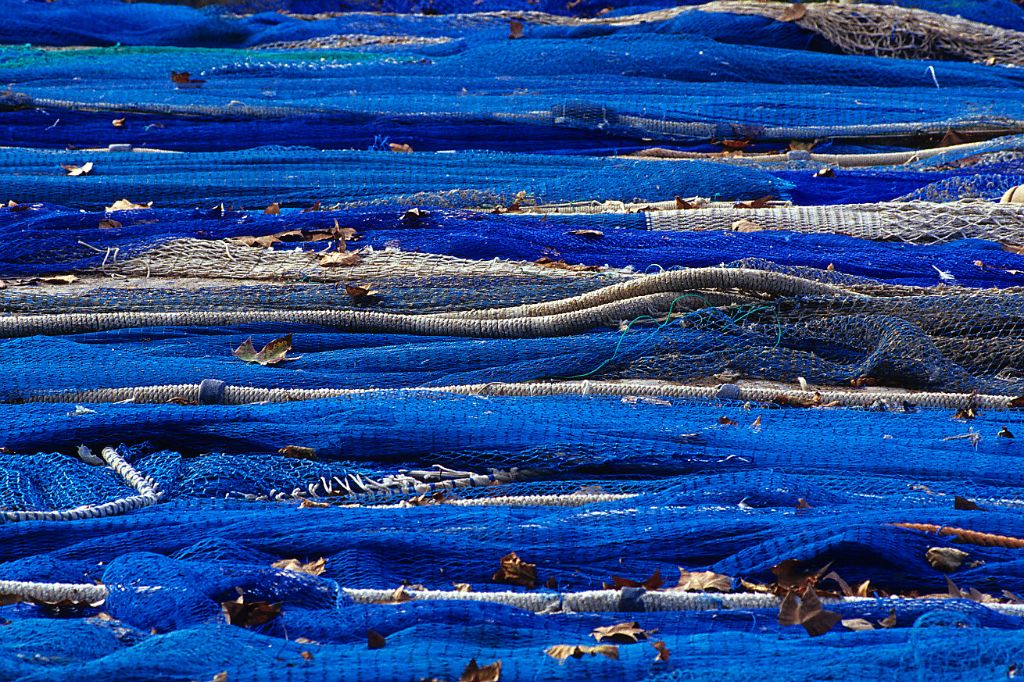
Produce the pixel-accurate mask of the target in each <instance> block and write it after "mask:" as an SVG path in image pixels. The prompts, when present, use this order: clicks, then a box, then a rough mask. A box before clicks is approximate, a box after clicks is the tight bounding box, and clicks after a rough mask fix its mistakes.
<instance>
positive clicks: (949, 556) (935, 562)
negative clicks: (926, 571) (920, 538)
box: [924, 547, 970, 573]
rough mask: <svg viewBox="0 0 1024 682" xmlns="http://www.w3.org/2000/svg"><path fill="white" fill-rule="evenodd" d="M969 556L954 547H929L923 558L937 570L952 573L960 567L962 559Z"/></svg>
mask: <svg viewBox="0 0 1024 682" xmlns="http://www.w3.org/2000/svg"><path fill="white" fill-rule="evenodd" d="M968 556H970V555H969V554H968V553H967V552H965V551H963V550H960V549H956V548H955V547H930V548H929V549H928V551H927V552H925V555H924V558H925V559H927V560H928V563H929V564H930V565H931V567H932V568H934V569H935V570H937V571H942V572H943V573H952V572H953V571H955V570H956V569H958V568H960V565H961V564H962V563H963V562H964V560H965V559H966V558H967V557H968Z"/></svg>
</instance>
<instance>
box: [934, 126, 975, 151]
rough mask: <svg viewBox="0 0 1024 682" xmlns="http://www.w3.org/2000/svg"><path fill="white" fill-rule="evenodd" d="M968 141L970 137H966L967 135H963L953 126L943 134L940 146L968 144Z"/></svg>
mask: <svg viewBox="0 0 1024 682" xmlns="http://www.w3.org/2000/svg"><path fill="white" fill-rule="evenodd" d="M968 142H970V138H968V137H966V136H965V135H961V134H960V133H958V132H957V131H955V130H953V129H952V128H947V129H946V132H945V134H944V135H943V136H942V139H941V140H939V146H940V147H954V146H956V145H958V144H966V143H968Z"/></svg>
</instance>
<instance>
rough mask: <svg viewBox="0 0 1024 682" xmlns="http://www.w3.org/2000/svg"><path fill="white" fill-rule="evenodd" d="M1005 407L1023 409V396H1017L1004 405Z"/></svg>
mask: <svg viewBox="0 0 1024 682" xmlns="http://www.w3.org/2000/svg"><path fill="white" fill-rule="evenodd" d="M1006 406H1007V407H1024V395H1021V396H1017V397H1016V398H1014V399H1013V400H1011V401H1010V402H1008V403H1007V404H1006Z"/></svg>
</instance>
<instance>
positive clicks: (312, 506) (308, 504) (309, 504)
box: [299, 500, 331, 509]
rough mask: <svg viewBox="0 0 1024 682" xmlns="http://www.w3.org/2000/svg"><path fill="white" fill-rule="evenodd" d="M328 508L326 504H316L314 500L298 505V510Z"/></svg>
mask: <svg viewBox="0 0 1024 682" xmlns="http://www.w3.org/2000/svg"><path fill="white" fill-rule="evenodd" d="M330 506H331V505H329V504H327V503H326V502H317V501H315V500H303V501H302V502H300V503H299V509H322V508H324V507H330Z"/></svg>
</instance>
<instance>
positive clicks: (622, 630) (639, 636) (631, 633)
mask: <svg viewBox="0 0 1024 682" xmlns="http://www.w3.org/2000/svg"><path fill="white" fill-rule="evenodd" d="M649 634H651V633H650V632H648V631H647V630H644V629H643V628H642V627H640V624H639V623H637V622H635V621H634V622H631V623H616V624H615V625H605V626H603V627H598V628H594V630H593V632H591V633H590V636H591V637H593V638H594V639H596V640H597V641H598V642H603V641H605V640H607V641H609V642H614V643H616V644H635V643H636V642H642V641H644V640H646V639H647V636H648V635H649Z"/></svg>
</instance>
